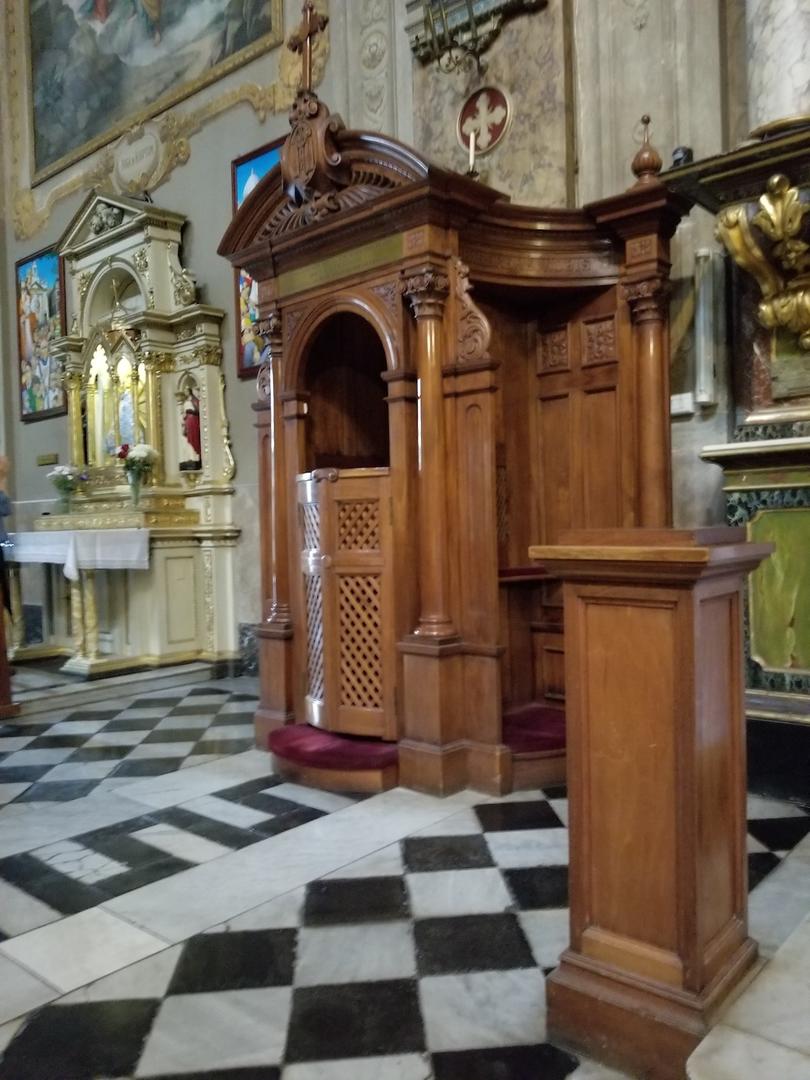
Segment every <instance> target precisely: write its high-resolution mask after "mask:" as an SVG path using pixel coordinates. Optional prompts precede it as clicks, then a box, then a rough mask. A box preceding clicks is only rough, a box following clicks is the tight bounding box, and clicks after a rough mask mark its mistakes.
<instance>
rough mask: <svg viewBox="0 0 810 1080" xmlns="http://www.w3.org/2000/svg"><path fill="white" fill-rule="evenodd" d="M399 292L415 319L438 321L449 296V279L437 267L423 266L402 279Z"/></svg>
mask: <svg viewBox="0 0 810 1080" xmlns="http://www.w3.org/2000/svg"><path fill="white" fill-rule="evenodd" d="M400 290H401V292H402V295H403V296H405V297H407V298H408V300H409V301H410V304H411V307H412V308H413V313H414V316H415V317H416V318H417V319H429V318H434V319H440V318H441V317H442V315H443V314H444V305H445V303H446V302H447V297H448V296H449V294H450V278H449V277H448V275H447V274H446V273H444V272H443V270H442V269H440V268H439V267H437V266H423V267H422V268H421V269H420V270H417V271H416V273H413V274H406V275H405V276H404V277H403V278H402V282H401V284H400Z"/></svg>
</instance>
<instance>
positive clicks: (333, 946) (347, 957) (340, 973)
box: [295, 921, 416, 986]
mask: <svg viewBox="0 0 810 1080" xmlns="http://www.w3.org/2000/svg"><path fill="white" fill-rule="evenodd" d="M415 976H416V956H415V953H414V943H413V929H412V927H411V924H410V922H407V921H402V922H387V923H374V924H369V923H364V924H361V925H358V926H311V927H304V928H302V929H301V930H299V932H298V943H297V946H296V962H295V985H296V986H326V985H329V984H330V983H348V982H371V981H372V980H376V979H410V978H415Z"/></svg>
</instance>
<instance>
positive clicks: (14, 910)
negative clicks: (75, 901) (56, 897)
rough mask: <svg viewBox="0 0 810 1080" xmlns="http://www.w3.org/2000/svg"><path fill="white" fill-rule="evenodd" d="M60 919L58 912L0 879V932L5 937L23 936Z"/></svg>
mask: <svg viewBox="0 0 810 1080" xmlns="http://www.w3.org/2000/svg"><path fill="white" fill-rule="evenodd" d="M61 918H62V915H61V914H60V912H58V911H54V909H53V908H52V907H49V906H48V905H47V904H44V903H43V902H42V901H41V900H37V898H36V897H35V896H31V895H29V894H28V893H27V892H24V891H23V890H22V889H18V888H17V887H16V886H14V885H11V884H9V882H7V881H4V880H3V879H2V878H0V930H2V932H3V933H4V934H5V935H6V937H16V936H17V934H25V933H27V932H28V931H29V930H36V928H37V927H38V926H45V925H46V923H51V922H56V921H57V919H61Z"/></svg>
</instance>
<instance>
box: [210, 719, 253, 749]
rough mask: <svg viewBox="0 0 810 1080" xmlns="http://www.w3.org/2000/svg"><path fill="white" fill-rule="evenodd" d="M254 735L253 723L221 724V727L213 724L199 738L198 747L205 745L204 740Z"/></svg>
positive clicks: (226, 740) (230, 738) (247, 737)
mask: <svg viewBox="0 0 810 1080" xmlns="http://www.w3.org/2000/svg"><path fill="white" fill-rule="evenodd" d="M254 735H255V729H254V727H253V724H223V725H222V727H217V726H216V724H213V725H212V726H211V727H210V728H209V729H208V731H206V733H205V735H204V736H203V737H202V739H201V740H200V749H202V748H203V747H204V746H205V743H206V742H211V741H213V740H216V741H217V742H218V741H219V740H222V741H223V742H230V741H231V740H236V739H252V738H253V736H254Z"/></svg>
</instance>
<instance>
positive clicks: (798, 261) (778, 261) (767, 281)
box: [717, 173, 810, 350]
mask: <svg viewBox="0 0 810 1080" xmlns="http://www.w3.org/2000/svg"><path fill="white" fill-rule="evenodd" d="M809 210H810V203H806V202H802V201H801V195H800V189H799V188H796V187H791V185H790V181H789V180H788V178H787V177H786V176H784V175H783V174H782V173H776V174H775V175H774V176H772V177H771V178H770V180H769V181H768V185H767V190H766V192H765V194H763V195H762V196H760V199H759V209H758V210H757V211H756V213H754V214H751V213H750V207H749V204H747V203H741V204H737V205H734V206H729V207H727V208H726V209H725V210H723V211H722V213H721V214H720V216H719V218H718V224H717V235H718V237H719V239H720V240H722V242H723V244H724V245H725V247H726V249H727V250H728V252H729V254H730V255H731V256H732V258H733V259H734V261H735V262H736V263H737V265H738V266H739V267H740V268H741V269H743V270H745V271H747V272H748V273H749V274H751V275H752V276H753V277H754V278H755V279H756V282H757V284H758V285H759V288H760V292H761V294H762V300H761V301H760V304H759V307H758V309H757V317H758V319H759V321H760V323H761V324H762V325H763V326H765V327H766V328H767V329H769V330H776V331H779V330H787V331H790V332H791V333H793V334H796V335H798V338H799V345H800V346H801V348H802V349H805V350H810V243H808V241H807V240H806V239H805V238H804V236H805V234H806V230H805V224H804V222H805V218H806V216H807V214H808V211H809ZM757 234H758V235H757ZM760 237H762V239H760ZM763 241H764V242H763Z"/></svg>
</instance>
